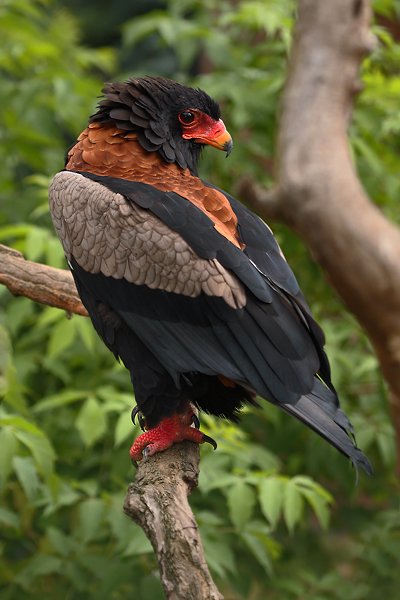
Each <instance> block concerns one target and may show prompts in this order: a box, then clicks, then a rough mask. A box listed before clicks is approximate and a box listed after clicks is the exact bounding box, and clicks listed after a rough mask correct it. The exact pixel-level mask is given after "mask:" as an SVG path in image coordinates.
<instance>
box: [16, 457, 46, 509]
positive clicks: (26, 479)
mask: <svg viewBox="0 0 400 600" xmlns="http://www.w3.org/2000/svg"><path fill="white" fill-rule="evenodd" d="M13 467H14V470H15V473H16V475H17V477H18V479H19V482H20V484H21V486H22V488H23V490H24V492H25V494H26V496H27V498H28V500H30V502H33V501H34V500H35V499H36V497H37V493H38V491H39V488H40V481H39V478H38V476H37V471H36V469H35V464H34V462H33V460H32V458H30V457H28V456H27V457H22V456H15V457H14V460H13Z"/></svg>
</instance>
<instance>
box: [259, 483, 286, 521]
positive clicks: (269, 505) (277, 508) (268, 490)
mask: <svg viewBox="0 0 400 600" xmlns="http://www.w3.org/2000/svg"><path fill="white" fill-rule="evenodd" d="M286 485H287V480H286V479H285V478H283V477H268V479H265V480H264V481H262V482H261V484H260V486H259V501H260V506H261V510H262V512H263V515H264V516H265V517H266V518H267V519H268V521H269V522H270V523H271V525H272V527H273V528H275V527H276V526H277V524H278V521H279V518H280V516H281V513H282V508H283V499H284V495H285V488H286Z"/></svg>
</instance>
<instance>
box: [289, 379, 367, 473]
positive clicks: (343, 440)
mask: <svg viewBox="0 0 400 600" xmlns="http://www.w3.org/2000/svg"><path fill="white" fill-rule="evenodd" d="M279 406H280V407H281V408H282V409H283V410H285V411H286V412H288V413H290V414H291V415H293V416H295V417H297V418H298V419H299V420H300V421H302V422H303V423H305V424H306V425H308V426H309V427H310V428H311V429H313V430H314V431H315V432H316V433H318V434H319V435H320V436H322V437H323V438H324V439H326V440H327V441H328V442H329V443H330V444H332V446H334V447H335V448H337V450H339V451H340V452H342V453H343V454H344V455H345V456H347V457H348V458H349V459H350V460H351V462H352V463H353V465H354V467H355V469H356V470H357V471H358V467H360V468H361V469H363V470H364V471H365V472H366V473H367V474H368V475H372V474H373V468H372V465H371V463H370V462H369V460H368V458H367V457H366V456H365V454H364V453H363V452H362V451H361V450H360V449H359V448H357V446H356V445H355V443H354V441H353V436H352V431H353V427H352V425H351V423H350V421H349V419H348V418H347V416H346V415H345V413H344V412H343V411H342V410H341V409H340V408H339V407H338V399H337V396H336V395H335V394H334V392H333V391H332V390H330V389H329V388H328V387H326V386H325V385H324V384H323V383H322V382H321V381H319V380H318V379H316V380H315V386H314V389H313V390H312V392H310V393H309V394H307V395H306V396H301V397H300V398H299V400H298V401H297V402H296V403H295V404H280V405H279Z"/></svg>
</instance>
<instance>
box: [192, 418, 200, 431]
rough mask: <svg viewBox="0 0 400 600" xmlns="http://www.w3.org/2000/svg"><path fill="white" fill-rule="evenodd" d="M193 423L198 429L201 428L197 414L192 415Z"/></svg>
mask: <svg viewBox="0 0 400 600" xmlns="http://www.w3.org/2000/svg"><path fill="white" fill-rule="evenodd" d="M192 423H193V425H194V426H195V427H196V429H200V420H199V417H198V416H197V415H193V416H192Z"/></svg>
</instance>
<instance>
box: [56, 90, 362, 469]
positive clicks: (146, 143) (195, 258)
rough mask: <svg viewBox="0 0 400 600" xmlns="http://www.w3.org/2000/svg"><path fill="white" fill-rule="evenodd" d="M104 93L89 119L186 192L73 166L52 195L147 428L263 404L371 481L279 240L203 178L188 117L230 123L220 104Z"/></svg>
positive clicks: (76, 268)
mask: <svg viewBox="0 0 400 600" xmlns="http://www.w3.org/2000/svg"><path fill="white" fill-rule="evenodd" d="M105 94H106V98H105V99H104V100H103V101H102V102H101V103H100V107H99V111H98V112H97V113H96V115H94V116H93V117H92V118H91V122H92V123H97V124H100V126H105V127H108V126H110V124H111V125H117V127H118V130H119V131H121V134H120V135H121V136H123V135H125V134H124V133H123V132H125V131H129V132H133V133H134V134H135V135H136V136H137V140H138V142H139V144H140V146H141V148H142V150H141V152H142V153H143V149H144V150H145V151H147V152H149V153H154V152H156V153H158V154H159V156H160V160H161V161H164V162H166V163H171V165H172V164H173V165H177V167H178V168H179V169H182V176H185V177H186V180H187V182H188V189H187V194H186V193H185V192H183V191H182V187H180V188H179V190H178V191H172V190H168V189H167V190H165V189H159V188H158V187H157V185H156V184H153V183H152V180H150V179H149V181H148V182H146V181H145V180H144V178H143V177H141V171H138V173H139V175H138V178H137V180H132V179H133V176H132V175H130V176H129V180H128V179H125V178H123V177H120V176H118V177H115V176H107V175H104V174H102V173H104V171H102V170H101V169H100V168H99V169H97V171H96V169H95V168H91V167H90V165H87V166H88V167H89V168H86V169H82V168H77V167H76V166H75V167H74V168H71V163H69V165H67V169H68V171H65V172H64V173H61V174H59V175H58V176H56V178H55V179H54V182H53V185H52V188H51V192H50V200H51V207H52V214H53V220H54V223H55V226H56V229H57V231H58V232H59V235H60V238H61V240H62V242H63V244H64V248H65V251H66V254H67V257H68V259H69V262H70V265H71V268H72V273H73V276H74V278H75V281H76V285H77V288H78V291H79V294H80V296H81V298H82V301H83V303H84V304H85V306H86V307H87V309H88V312H89V314H90V316H91V318H92V321H93V324H94V326H95V328H96V330H97V332H98V334H99V335H100V336H101V338H102V339H103V340H104V342H105V344H106V345H107V346H108V347H109V348H110V350H111V351H112V352H113V353H114V354H115V356H116V357H118V358H121V359H122V361H123V362H124V364H125V366H126V367H127V368H128V369H129V371H130V373H131V378H132V382H133V385H134V388H135V395H136V400H137V403H138V406H139V408H140V410H141V411H142V413H143V414H144V415H145V417H146V422H147V425H148V426H149V427H154V426H155V425H157V424H158V423H159V422H160V420H161V419H163V418H165V417H168V416H169V415H171V414H172V413H174V412H175V411H177V410H179V408H180V406H181V404H182V403H183V402H187V401H188V400H190V401H192V402H193V403H195V404H197V406H198V407H199V408H200V409H202V410H205V411H207V412H209V413H211V414H216V415H219V416H223V417H227V418H231V419H237V417H238V411H239V410H240V408H241V406H242V405H243V404H244V403H246V402H250V403H254V402H255V397H256V395H259V396H262V397H264V398H265V399H267V400H269V401H270V402H272V403H274V404H276V405H278V406H279V407H280V408H282V409H283V410H284V411H286V412H288V413H290V414H292V415H294V416H295V417H297V418H298V419H300V420H301V421H303V422H304V423H306V424H307V425H308V426H309V427H311V428H312V429H314V430H315V431H316V432H317V433H319V434H320V435H321V436H322V437H324V438H325V439H326V440H328V441H329V442H330V443H331V444H332V445H334V446H335V447H336V448H337V449H338V450H340V451H341V452H343V453H344V454H345V455H346V456H348V457H349V458H350V459H351V461H352V462H353V464H355V465H356V466H361V467H362V468H363V469H365V470H366V471H367V472H371V467H370V464H369V462H368V460H367V458H366V457H365V456H364V455H363V453H362V452H361V451H360V450H359V449H358V448H357V447H356V446H355V444H354V442H353V438H352V427H351V424H350V422H349V421H348V419H347V417H346V416H345V414H344V413H343V412H342V411H341V409H340V407H339V400H338V397H337V394H336V391H335V389H334V386H333V384H332V382H331V375H330V367H329V362H328V359H327V357H326V354H325V352H324V349H323V345H324V336H323V333H322V331H321V329H320V328H319V326H318V324H317V323H316V322H315V321H314V319H313V316H312V314H311V311H310V309H309V307H308V305H307V303H306V301H305V299H304V296H303V294H302V293H301V291H300V288H299V286H298V283H297V281H296V278H295V276H294V275H293V272H292V271H291V269H290V267H289V265H288V264H287V262H286V260H285V259H284V257H283V255H282V253H281V251H280V248H279V246H278V244H277V242H276V240H275V238H274V237H273V235H272V232H271V231H270V229H269V228H268V227H267V226H266V225H265V223H263V222H262V221H261V220H260V219H259V218H258V217H257V216H256V215H254V214H253V213H252V212H251V211H249V210H248V209H247V208H245V207H244V206H243V205H242V204H240V203H239V202H238V201H237V200H235V199H234V198H233V197H232V196H230V195H229V194H226V193H225V192H223V191H222V190H219V189H218V188H214V187H213V186H212V185H211V184H209V183H207V182H202V181H201V180H199V179H198V178H197V177H195V174H196V173H197V161H198V158H199V151H200V148H201V146H202V144H201V143H199V142H198V141H197V142H196V140H195V139H184V138H183V137H182V135H181V134H182V130H181V128H180V126H179V123H178V122H177V114H179V112H180V111H182V110H183V109H187V108H192V109H198V110H199V111H202V112H204V113H205V114H206V115H208V116H209V117H211V119H213V120H214V121H215V122H218V121H219V119H220V112H219V107H218V105H217V104H216V103H215V102H214V101H213V100H211V99H210V98H209V97H208V96H207V95H206V94H205V93H204V92H201V91H199V90H190V89H188V88H185V87H184V86H180V85H179V84H175V83H174V82H170V81H167V80H162V79H160V78H144V79H142V80H130V81H129V82H127V84H108V85H107V86H106V88H105ZM166 107H167V108H166ZM113 135H115V134H113ZM129 139H130V138H129ZM114 141H115V140H114ZM206 143H207V142H206ZM138 156H139V155H138ZM139 162H140V161H138V164H139ZM79 164H80V163H79ZM160 164H161V163H160ZM138 169H140V165H139V167H138ZM185 169H188V171H185ZM71 170H72V171H73V172H72V173H71V172H69V171H71ZM186 172H187V175H185V173H186ZM166 177H168V175H167V176H166ZM171 181H175V180H174V179H173V177H172V178H171ZM163 185H164V187H165V182H163ZM191 186H192V187H191ZM167 187H168V186H167ZM192 188H193V189H194V188H196V194H197V195H198V194H199V193H200V194H201V193H203V195H204V197H208V195H211V197H213V198H214V200H215V202H216V203H217V204H218V202H219V203H220V207H222V208H224V210H225V212H227V207H228V208H229V211H230V214H231V220H230V221H229V223H231V224H232V222H233V223H236V225H235V228H236V229H235V235H236V238H232V236H230V237H227V236H225V235H224V234H223V233H221V230H220V229H218V228H217V224H218V220H217V219H216V218H215V217H214V216H213V213H210V212H207V210H206V209H205V208H203V207H202V206H201V205H200V206H199V205H198V204H196V202H197V200H196V202H194V196H193V194H194V192H193V190H192ZM196 198H197V196H196ZM69 205H70V206H71V207H70V208H68V206H69ZM146 215H147V216H146ZM145 222H147V228H148V235H147V234H146V235H147V237H146V235H144V234H143V236H142V237H143V239H142V238H140V235H139V228H140V227H143V226H144V225H141V223H142V224H144V223H145ZM227 222H228V221H227ZM231 228H232V225H231ZM85 231H86V233H85ZM236 239H237V240H238V241H237V242H236V241H235V240H236ZM89 240H90V241H89ZM150 242H151V243H150ZM152 255H154V256H156V255H157V256H160V257H162V260H161V259H160V260H161V262H160V260H156V259H153V258H152ZM169 260H170V263H168V261H169ZM168 264H171V267H168ZM180 265H182V266H180ZM199 265H203V266H202V267H201V268H200V266H199ZM197 267H198V268H197ZM171 269H172V271H173V272H172V271H171ZM174 269H175V270H174ZM171 273H172V275H171ZM171 277H172V278H175V280H176V281H175V280H174V281H173V282H172V283H171ZM168 278H169V279H168ZM172 284H174V285H175V284H176V285H175V287H174V286H173V285H172ZM171 286H172V287H171Z"/></svg>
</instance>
